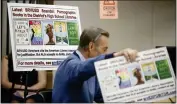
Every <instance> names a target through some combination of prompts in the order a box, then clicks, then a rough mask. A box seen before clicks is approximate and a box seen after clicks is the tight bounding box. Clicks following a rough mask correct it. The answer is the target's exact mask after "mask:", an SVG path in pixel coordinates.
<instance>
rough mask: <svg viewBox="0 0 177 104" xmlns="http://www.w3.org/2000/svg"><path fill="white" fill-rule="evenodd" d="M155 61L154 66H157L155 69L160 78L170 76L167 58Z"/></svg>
mask: <svg viewBox="0 0 177 104" xmlns="http://www.w3.org/2000/svg"><path fill="white" fill-rule="evenodd" d="M155 63H156V67H157V71H158V73H159V77H160V79H166V78H171V77H172V75H171V72H170V67H169V64H168V60H167V59H165V60H159V61H156V62H155Z"/></svg>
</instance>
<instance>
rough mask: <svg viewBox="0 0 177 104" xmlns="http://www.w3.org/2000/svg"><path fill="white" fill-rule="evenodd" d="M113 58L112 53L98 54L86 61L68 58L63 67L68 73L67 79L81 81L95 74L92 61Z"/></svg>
mask: <svg viewBox="0 0 177 104" xmlns="http://www.w3.org/2000/svg"><path fill="white" fill-rule="evenodd" d="M108 58H113V54H112V53H111V54H107V55H100V56H97V57H95V58H90V59H88V60H86V61H77V60H70V61H69V62H67V64H65V66H64V67H67V68H66V69H68V70H67V71H66V73H68V75H69V81H71V82H78V81H79V82H83V81H85V80H88V79H89V78H90V77H92V76H94V75H96V71H95V66H94V62H96V61H100V60H103V59H108Z"/></svg>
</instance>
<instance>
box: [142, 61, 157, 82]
mask: <svg viewBox="0 0 177 104" xmlns="http://www.w3.org/2000/svg"><path fill="white" fill-rule="evenodd" d="M141 67H142V70H143V74H144V77H145V80H146V82H153V81H157V80H159V78H158V74H157V70H156V68H155V64H154V62H149V63H144V64H141Z"/></svg>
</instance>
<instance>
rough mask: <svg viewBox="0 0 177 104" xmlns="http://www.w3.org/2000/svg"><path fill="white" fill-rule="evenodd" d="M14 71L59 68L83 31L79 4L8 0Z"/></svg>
mask: <svg viewBox="0 0 177 104" xmlns="http://www.w3.org/2000/svg"><path fill="white" fill-rule="evenodd" d="M7 5H8V14H9V24H10V25H9V28H10V36H11V45H12V54H13V66H14V71H31V70H33V69H36V70H56V69H57V67H58V65H59V64H60V63H61V61H62V60H64V59H65V58H66V57H68V56H69V55H70V54H71V53H73V51H75V50H76V49H77V47H78V44H79V37H80V34H81V24H80V15H79V9H78V7H74V6H61V5H39V4H22V3H8V4H7Z"/></svg>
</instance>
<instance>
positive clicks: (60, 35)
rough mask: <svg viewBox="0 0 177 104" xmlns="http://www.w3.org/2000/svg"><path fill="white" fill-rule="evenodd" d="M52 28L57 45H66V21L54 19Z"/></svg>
mask: <svg viewBox="0 0 177 104" xmlns="http://www.w3.org/2000/svg"><path fill="white" fill-rule="evenodd" d="M54 30H55V36H56V44H57V45H68V36H67V30H66V22H62V21H55V22H54Z"/></svg>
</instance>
